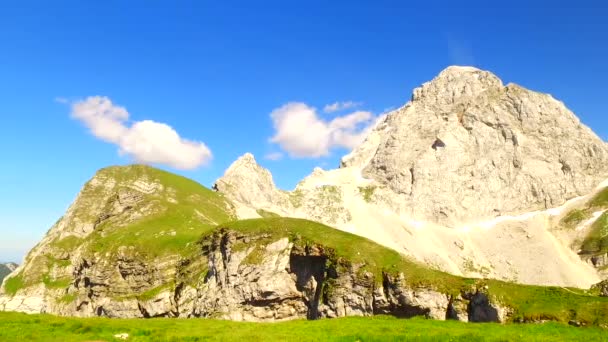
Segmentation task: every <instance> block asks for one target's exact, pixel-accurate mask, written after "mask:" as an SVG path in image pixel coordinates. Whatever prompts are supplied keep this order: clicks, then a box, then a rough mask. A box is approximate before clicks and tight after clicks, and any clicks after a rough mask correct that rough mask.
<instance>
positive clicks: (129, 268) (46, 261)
mask: <svg viewBox="0 0 608 342" xmlns="http://www.w3.org/2000/svg"><path fill="white" fill-rule="evenodd" d="M233 211H234V209H233V207H232V205H231V204H230V203H229V202H228V201H226V200H225V199H224V198H223V196H221V195H220V194H217V193H215V192H213V191H211V190H209V189H207V188H205V187H203V186H201V185H199V184H198V183H196V182H194V181H191V180H189V179H186V178H183V177H180V176H177V175H174V174H171V173H168V172H164V171H161V170H158V169H154V168H151V167H147V166H142V165H133V166H127V167H110V168H106V169H102V170H100V171H99V172H97V174H96V175H95V176H94V177H93V178H92V179H91V180H90V181H89V182H87V183H86V184H85V186H84V187H83V189H82V190H81V191H80V193H79V194H78V196H77V198H76V200H75V201H74V203H72V205H71V206H70V207H69V208H68V210H67V212H66V213H65V215H64V216H63V217H62V218H61V219H59V221H58V222H57V223H56V224H55V225H53V227H52V228H51V229H50V230H49V231H48V233H47V234H46V236H45V237H44V238H43V240H42V241H41V242H40V243H38V245H36V246H35V247H34V248H33V249H32V250H31V251H30V252H29V253H28V255H27V256H26V258H25V261H24V263H23V265H21V266H20V267H19V268H17V269H16V270H15V272H14V273H13V274H12V276H11V277H9V278H7V279H5V281H4V284H3V291H4V293H5V294H9V295H10V296H9V297H4V298H2V299H0V308H1V307H4V309H5V310H18V311H26V312H41V311H42V312H53V313H59V314H62V313H63V314H68V313H69V314H74V315H81V316H86V315H93V314H95V312H96V310H99V307H102V306H103V303H104V302H107V301H111V300H112V299H117V298H123V297H130V296H131V297H132V296H136V295H138V294H140V293H143V292H145V291H147V290H150V289H153V288H157V287H159V286H166V285H168V284H167V277H170V276H172V275H174V274H175V272H176V269H178V268H179V267H180V265H181V262H182V261H183V260H184V259H187V258H188V257H190V256H191V255H197V253H198V246H197V245H196V241H197V240H198V239H199V237H200V236H201V234H203V233H204V232H207V231H209V230H211V229H213V228H214V227H215V226H216V225H217V224H218V223H220V222H224V221H228V220H231V219H233V218H234V217H235V216H234V214H233ZM68 288H69V289H70V290H66V289H68ZM79 296H82V298H85V299H83V300H81V301H78V309H77V310H75V309H74V308H72V307H71V306H66V305H63V304H65V303H72V302H73V301H74V300H76V298H81V297H79ZM99 302H101V303H102V304H98V303H99ZM112 305H114V306H112ZM124 306H125V305H124V304H123V303H122V302H121V301H114V302H112V303H111V304H109V306H108V307H106V310H115V311H117V312H120V311H121V310H124V311H126V310H127V309H126V308H125V307H124ZM130 309H133V308H130ZM135 310H137V312H139V310H138V309H137V305H135ZM116 315H118V316H120V314H119V313H117V314H116ZM125 315H127V316H128V315H129V314H125Z"/></svg>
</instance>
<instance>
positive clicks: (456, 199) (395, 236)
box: [216, 67, 608, 287]
mask: <svg viewBox="0 0 608 342" xmlns="http://www.w3.org/2000/svg"><path fill="white" fill-rule="evenodd" d="M520 98H521V100H520ZM463 104H466V106H464V105H463ZM459 106H460V107H459ZM522 122H525V125H523V124H522ZM562 125H563V126H564V127H562V128H560V126H562ZM545 126H546V128H544V127H545ZM425 131H428V132H427V133H419V132H425ZM442 132H444V133H442ZM552 132H553V133H555V132H557V133H558V134H553V135H552ZM418 135H420V136H418ZM412 137H413V138H412ZM486 145H487V146H486ZM545 150H546V151H547V152H544V151H545ZM412 151H413V152H412ZM416 151H417V152H416ZM581 151H583V152H581ZM408 155H411V156H410V157H407V158H406V159H404V160H402V159H403V156H408ZM408 158H410V159H411V160H412V161H409V159H408ZM581 160H582V161H583V162H581ZM234 164H239V165H244V164H248V165H249V166H248V167H246V168H242V169H241V170H243V171H245V172H243V173H238V172H235V171H236V170H235V169H233V168H229V169H228V170H227V171H226V173H225V175H224V176H223V177H221V178H220V179H218V181H217V182H216V185H219V186H216V189H217V190H219V191H220V192H223V193H225V194H226V196H227V197H228V198H230V199H232V200H233V202H234V203H235V205H236V206H237V208H238V209H237V213H238V216H239V217H240V218H252V217H259V215H258V213H257V210H259V209H261V210H265V211H269V212H274V213H278V214H280V215H284V216H293V217H301V218H308V219H312V220H315V221H319V222H323V223H325V224H328V225H332V226H335V227H337V228H339V229H342V230H345V231H348V232H352V233H355V234H358V235H361V236H365V237H367V238H370V239H372V240H374V241H376V242H378V243H380V244H383V245H385V246H387V247H390V248H393V249H395V250H398V251H400V252H402V253H405V254H407V255H410V256H412V257H414V258H416V259H418V260H420V261H422V262H426V263H428V264H430V265H434V267H438V268H439V269H442V270H445V271H447V272H450V273H454V274H463V275H468V276H484V275H485V276H492V277H498V278H500V279H505V280H507V279H512V280H513V279H515V280H517V281H520V282H523V283H531V284H542V285H551V284H552V285H566V286H582V287H586V286H589V285H590V284H592V283H594V282H596V281H598V276H597V275H596V271H595V270H593V269H592V268H590V267H588V265H585V263H584V262H581V260H580V259H579V258H578V256H577V255H576V251H574V250H572V249H573V247H571V244H573V243H575V241H574V240H575V239H577V238H579V237H572V236H570V235H567V234H561V233H560V232H557V233H556V232H555V230H556V229H558V228H559V223H558V221H559V220H560V215H561V212H559V211H557V210H556V209H552V208H557V207H560V206H562V205H564V203H567V201H569V200H574V201H576V199H578V200H579V202H580V200H581V199H583V198H588V197H589V196H591V195H592V193H593V192H594V191H596V190H594V189H595V188H596V187H597V186H598V184H600V183H601V182H602V181H604V180H606V179H608V144H606V143H605V142H603V141H602V140H601V139H599V138H598V137H597V136H596V135H595V134H594V133H593V132H592V131H591V130H590V129H589V128H588V127H586V126H584V125H582V124H581V123H580V121H579V120H578V118H576V116H575V115H574V114H573V113H572V112H570V111H569V110H568V109H567V108H566V107H565V106H564V105H563V103H561V102H559V101H557V100H555V99H553V98H552V97H551V96H550V95H546V94H542V93H538V92H534V91H529V90H526V89H525V88H523V87H521V86H518V85H515V84H511V83H510V84H508V85H507V86H503V83H502V81H501V80H500V79H499V78H498V77H496V76H495V75H494V74H492V73H490V72H487V71H482V70H479V69H477V68H472V67H448V68H446V69H445V70H444V71H442V72H441V73H440V74H439V75H438V76H437V77H436V78H434V79H433V80H432V81H429V82H427V83H425V84H423V85H422V86H421V87H419V88H416V89H415V90H414V91H413V95H412V100H411V101H410V102H408V103H407V104H406V105H405V106H403V107H401V108H399V109H397V110H395V111H393V112H391V113H388V114H387V115H386V117H384V118H382V119H380V120H379V121H378V122H377V124H376V125H375V127H374V128H373V129H372V130H371V132H370V133H369V134H368V136H367V138H366V140H365V141H364V142H363V143H362V144H361V145H359V146H358V147H356V148H355V149H354V150H353V151H352V152H351V153H350V154H348V155H347V156H345V157H344V158H342V160H341V165H340V168H339V169H335V170H327V171H326V170H322V169H320V168H316V169H315V170H314V171H313V172H312V174H311V175H309V176H308V177H306V178H304V179H303V180H302V181H301V182H300V183H298V185H297V186H296V188H295V189H294V190H293V191H283V190H279V189H277V188H276V187H275V186H274V183H273V182H272V175H270V173H269V171H268V170H266V169H263V168H261V167H260V166H259V165H257V163H256V162H255V159H254V158H253V156H252V155H249V156H248V158H243V157H241V158H239V159H237V161H235V163H234ZM234 164H233V165H234ZM414 164H415V165H416V166H412V165H414ZM245 180H247V181H245ZM251 182H254V183H255V184H257V185H256V188H255V190H253V188H251V187H249V186H248V183H251ZM228 187H230V189H227V188H228ZM262 188H263V189H265V190H264V191H259V190H258V189H262ZM269 196H270V197H269ZM541 211H546V214H542V215H536V216H538V217H532V216H530V215H528V213H532V212H539V213H540V212H541ZM554 214H555V215H554ZM541 216H542V217H541ZM517 217H528V218H527V219H523V220H520V219H515V218H517ZM501 218H502V219H501ZM504 218H507V220H504ZM509 218H510V219H509ZM492 222H493V223H492ZM491 227H494V228H495V229H492V230H490V229H489V228H491ZM444 228H451V229H444ZM513 231H517V233H515V235H514V233H513ZM531 236H537V237H539V239H540V240H541V241H540V242H538V243H537V241H536V239H531V238H530V237H531ZM555 236H558V240H556V238H555ZM487 241H492V242H496V243H499V244H500V246H498V251H499V252H497V250H495V249H493V248H488V246H487ZM539 248H540V250H539ZM517 253H521V254H522V255H521V256H518V255H516V254H517ZM539 254H540V255H543V257H542V258H541V259H539V258H538V255H539ZM504 255H508V256H509V257H503V256H504ZM530 260H531V261H530ZM544 260H549V262H550V263H552V264H553V265H552V266H550V267H546V265H544V263H545V261H544ZM472 261H473V262H472ZM471 263H473V264H475V265H474V266H472V267H471ZM531 264H535V266H534V267H531ZM525 269H534V271H529V272H528V271H522V270H525ZM481 270H483V272H482V273H480V272H477V271H481ZM563 270H567V271H563Z"/></svg>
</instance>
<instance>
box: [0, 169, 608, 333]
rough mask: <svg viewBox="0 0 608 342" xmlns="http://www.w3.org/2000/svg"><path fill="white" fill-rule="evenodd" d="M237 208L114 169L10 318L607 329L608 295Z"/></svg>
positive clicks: (24, 275)
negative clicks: (511, 276)
mask: <svg viewBox="0 0 608 342" xmlns="http://www.w3.org/2000/svg"><path fill="white" fill-rule="evenodd" d="M233 212H234V208H233V206H232V205H231V204H230V203H229V202H227V201H226V199H225V198H223V196H222V195H221V194H217V193H215V192H212V191H211V190H208V189H206V188H204V187H202V186H200V185H198V184H197V183H195V182H193V181H190V180H188V179H185V178H182V177H179V176H176V175H172V174H169V173H166V172H163V171H160V170H157V169H153V168H150V167H145V166H128V167H112V168H107V169H103V170H101V171H99V172H98V173H97V174H96V175H95V176H94V177H93V178H92V179H91V180H90V181H89V182H88V183H87V184H86V185H85V186H84V188H83V189H82V191H81V192H80V194H79V195H78V197H77V198H76V200H75V201H74V203H73V204H72V205H71V206H70V208H69V209H68V211H67V213H66V215H65V216H64V217H62V218H61V219H60V220H59V221H58V222H57V223H56V224H55V225H54V226H53V227H52V228H51V230H50V231H49V232H48V234H47V236H46V237H45V238H44V239H43V240H42V241H41V242H40V243H39V244H38V245H37V246H36V247H34V249H32V251H31V252H30V253H29V254H28V255H27V257H26V259H25V262H24V264H23V265H22V266H20V267H19V268H18V269H16V270H15V272H14V273H12V274H11V276H9V277H8V278H7V279H6V280H5V281H4V283H3V286H2V289H1V290H0V309H2V310H6V311H23V312H30V313H36V312H45V313H51V314H57V315H65V316H79V317H90V316H106V317H115V318H136V317H139V318H149V317H207V318H220V319H230V320H240V321H278V320H288V319H296V318H308V319H316V318H322V317H327V318H331V317H343V316H370V315H377V314H388V315H393V316H397V317H413V316H419V315H422V316H426V317H428V318H433V319H441V320H443V319H455V320H461V321H469V322H506V321H523V322H526V321H536V320H538V317H551V319H553V320H558V321H564V322H565V321H568V320H571V318H572V315H573V314H572V313H575V315H576V317H577V319H578V320H579V321H581V322H585V323H588V324H608V321H606V319H607V317H608V315H604V314H603V313H604V312H605V311H606V310H608V298H605V297H599V296H598V294H600V293H601V291H603V290H602V288H598V289H593V290H590V291H581V290H575V289H571V290H568V289H559V288H544V287H536V286H525V285H517V284H512V283H506V282H502V281H496V280H490V279H466V278H462V277H458V276H454V275H450V274H447V273H444V272H440V271H437V270H433V269H430V268H428V267H427V266H426V265H423V264H420V263H417V262H413V261H412V260H410V259H408V258H407V257H405V256H403V255H401V254H400V253H398V252H396V251H394V250H392V249H389V248H386V247H383V246H381V245H379V244H376V243H374V242H372V241H370V240H368V239H365V238H363V237H360V236H357V235H354V234H350V233H346V232H342V231H340V230H337V229H334V228H331V227H329V226H326V225H323V224H321V223H317V222H312V221H309V220H303V219H296V218H284V217H276V216H275V215H272V214H271V213H269V212H266V213H265V214H266V215H267V216H273V217H268V218H260V219H252V220H237V221H235V220H234V214H233ZM555 296H558V297H559V298H560V301H559V302H555V298H556V297H555ZM532 302H533V303H535V304H534V305H530V304H529V303H532Z"/></svg>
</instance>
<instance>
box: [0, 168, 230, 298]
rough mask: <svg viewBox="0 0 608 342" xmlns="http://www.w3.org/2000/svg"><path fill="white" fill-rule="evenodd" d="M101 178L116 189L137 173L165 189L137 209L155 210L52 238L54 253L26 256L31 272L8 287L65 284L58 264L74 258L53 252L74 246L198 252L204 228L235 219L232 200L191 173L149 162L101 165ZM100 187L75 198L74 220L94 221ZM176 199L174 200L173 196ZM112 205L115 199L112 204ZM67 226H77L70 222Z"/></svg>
mask: <svg viewBox="0 0 608 342" xmlns="http://www.w3.org/2000/svg"><path fill="white" fill-rule="evenodd" d="M96 176H98V177H101V178H102V179H114V180H115V183H116V185H115V186H114V189H113V190H112V191H114V192H118V191H120V190H121V189H123V188H125V186H124V184H128V183H132V182H134V181H136V180H138V179H148V180H155V181H157V182H158V183H160V184H162V186H163V190H162V191H155V192H154V193H151V194H144V200H143V201H142V202H141V203H140V204H138V206H137V207H136V208H134V209H133V210H138V209H141V207H142V206H150V207H151V208H152V210H153V214H151V215H149V216H145V217H143V218H141V219H138V220H135V221H132V222H123V219H121V217H120V216H119V217H118V218H117V219H112V220H108V221H106V222H104V223H102V224H100V225H99V226H98V227H97V228H96V230H95V231H94V232H93V233H91V234H90V235H89V236H87V237H86V238H84V239H80V238H77V237H75V236H68V237H65V238H62V239H58V240H55V241H53V242H52V243H51V247H52V248H53V255H39V256H37V257H36V260H27V262H29V263H30V264H32V265H37V266H36V267H31V268H30V269H29V271H28V273H27V274H18V275H16V276H14V277H12V278H11V279H9V280H8V281H7V284H6V286H5V290H6V292H7V293H8V294H14V293H15V292H16V291H17V290H19V289H21V288H23V287H27V286H31V285H35V284H39V283H40V282H43V283H44V284H45V285H46V286H47V288H59V287H62V288H65V287H67V286H68V285H69V282H70V280H71V279H70V278H62V279H51V278H50V273H51V270H52V269H53V267H55V266H62V267H65V266H68V265H69V264H70V261H69V260H57V259H55V258H54V255H60V254H65V253H62V252H61V251H65V252H72V251H73V250H74V249H76V248H82V249H84V250H86V251H88V252H87V253H88V254H94V253H99V254H100V255H106V257H109V258H111V257H114V256H116V255H117V254H116V251H117V249H118V248H119V247H121V246H133V247H134V248H135V249H134V250H133V253H135V254H137V255H138V257H139V258H142V259H143V260H144V261H154V260H155V259H156V258H158V257H166V256H175V255H181V256H186V257H187V256H191V255H195V254H197V253H198V250H197V247H196V244H195V242H196V241H197V240H198V239H199V237H200V236H201V234H203V233H206V232H209V231H211V230H212V229H213V228H214V227H215V226H216V225H217V224H218V223H221V222H224V221H229V220H233V219H234V218H235V216H234V214H233V213H232V206H231V204H230V203H229V202H228V201H227V200H226V199H225V198H224V197H223V196H222V195H220V194H218V193H216V192H214V191H211V190H209V189H207V188H205V187H204V186H202V185H200V184H198V183H197V182H195V181H193V180H190V179H188V178H185V177H182V176H178V175H175V174H172V173H169V172H165V171H162V170H159V169H156V168H152V167H148V166H144V165H130V166H114V167H108V168H105V169H102V170H100V171H98V173H97V175H96ZM100 189H101V188H100V187H98V186H95V184H94V183H93V182H88V183H87V184H85V186H84V188H83V190H82V192H81V193H80V196H79V197H78V199H77V202H76V203H75V204H76V205H75V211H74V217H75V219H74V220H73V221H72V222H71V223H70V224H74V222H75V221H78V222H80V224H82V223H84V222H90V223H93V222H95V221H96V220H97V218H98V217H97V216H95V215H94V214H92V213H91V210H89V208H88V205H89V204H92V203H95V202H96V201H99V198H100V195H101V194H100V191H101V190H100ZM170 199H173V200H170ZM107 206H108V207H110V206H111V204H110V203H109V204H107ZM68 229H72V227H70V226H68Z"/></svg>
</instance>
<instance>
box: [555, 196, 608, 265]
mask: <svg viewBox="0 0 608 342" xmlns="http://www.w3.org/2000/svg"><path fill="white" fill-rule="evenodd" d="M602 209H608V187H607V188H604V189H603V190H602V191H600V192H599V193H597V194H596V195H595V196H594V197H593V198H592V199H591V200H590V201H589V202H588V203H587V206H586V208H584V209H581V210H573V211H572V212H570V213H569V214H568V215H567V216H566V217H565V218H564V220H563V221H564V223H565V224H566V225H567V226H569V227H576V225H577V224H579V223H581V222H582V221H583V220H585V219H586V218H588V217H590V216H591V213H592V212H594V211H598V210H602ZM581 251H582V253H583V254H587V255H597V254H604V253H608V212H605V213H604V214H602V216H600V217H599V218H598V219H597V220H596V221H595V222H594V223H593V225H592V226H591V229H590V230H589V233H588V234H587V236H586V237H585V239H584V240H583V242H582V244H581Z"/></svg>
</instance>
